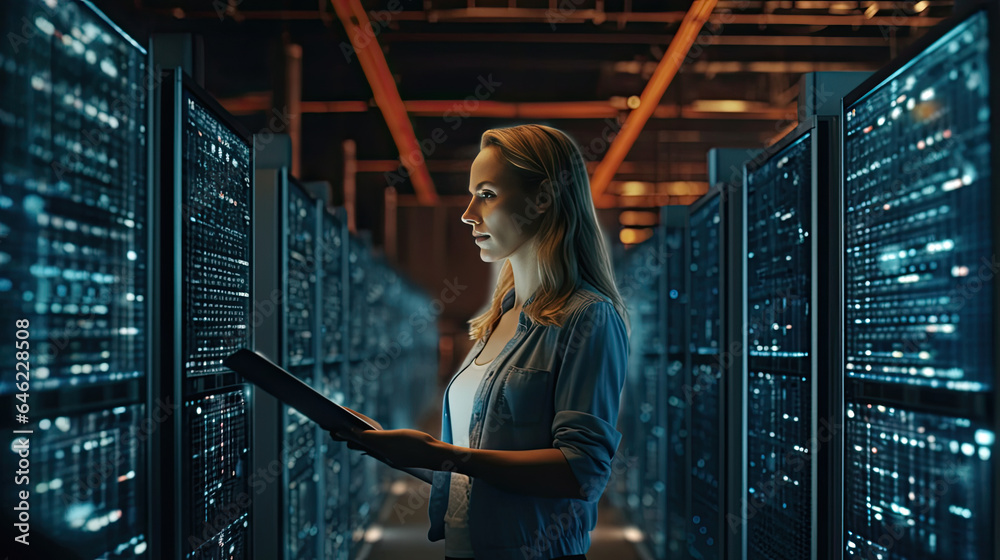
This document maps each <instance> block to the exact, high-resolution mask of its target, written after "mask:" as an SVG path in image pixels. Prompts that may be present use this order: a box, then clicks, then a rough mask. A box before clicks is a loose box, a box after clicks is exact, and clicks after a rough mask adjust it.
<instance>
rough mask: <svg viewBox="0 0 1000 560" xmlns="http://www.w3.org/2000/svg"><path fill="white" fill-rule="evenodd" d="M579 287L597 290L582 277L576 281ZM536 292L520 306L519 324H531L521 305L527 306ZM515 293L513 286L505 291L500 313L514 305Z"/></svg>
mask: <svg viewBox="0 0 1000 560" xmlns="http://www.w3.org/2000/svg"><path fill="white" fill-rule="evenodd" d="M580 288H586V289H589V290H591V291H593V292H597V289H596V288H595V287H594V285H593V284H591V283H590V282H587V281H586V280H584V279H583V278H581V279H580V281H579V282H578V283H577V289H580ZM537 293H538V291H537V290H536V291H535V293H533V294H531V295H530V296H528V299H527V300H526V301H525V302H524V306H522V311H521V313H520V317H519V318H518V320H517V323H518V324H519V325H524V326H528V325H529V324H531V319H529V318H528V316H527V315H525V314H524V311H523V307H527V306H528V304H529V303H531V301H532V300H534V299H535V294H537ZM515 295H516V293H515V291H514V288H511V289H510V290H509V291H508V292H507V294H506V295H505V296H504V297H503V302H502V303H501V304H500V310H501V313H506V312H507V311H509V310H510V309H511V308H513V307H514V297H515Z"/></svg>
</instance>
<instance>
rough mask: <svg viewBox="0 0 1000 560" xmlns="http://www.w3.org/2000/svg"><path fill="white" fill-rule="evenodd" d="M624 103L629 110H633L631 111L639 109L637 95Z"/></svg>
mask: <svg viewBox="0 0 1000 560" xmlns="http://www.w3.org/2000/svg"><path fill="white" fill-rule="evenodd" d="M625 103H626V104H627V105H628V108H629V109H633V110H635V109H638V108H639V96H638V95H632V96H629V98H628V100H627V101H626V102H625Z"/></svg>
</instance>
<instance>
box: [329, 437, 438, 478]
mask: <svg viewBox="0 0 1000 560" xmlns="http://www.w3.org/2000/svg"><path fill="white" fill-rule="evenodd" d="M354 437H356V438H357V439H358V441H359V442H360V443H361V444H362V445H363V446H364V447H365V448H366V449H368V450H370V451H371V453H373V454H378V455H381V456H382V457H384V458H385V459H386V460H388V461H389V462H390V463H392V466H394V467H416V468H424V469H432V470H433V469H437V468H440V465H437V464H436V463H438V462H440V461H439V456H440V454H439V453H438V452H437V448H436V447H435V444H437V443H440V442H439V441H438V440H437V439H435V438H434V437H432V436H431V435H430V434H427V433H424V432H421V431H418V430H365V431H363V432H357V433H356V434H355V436H354ZM348 446H349V447H354V446H352V445H350V444H349V445H348ZM355 448H356V447H355Z"/></svg>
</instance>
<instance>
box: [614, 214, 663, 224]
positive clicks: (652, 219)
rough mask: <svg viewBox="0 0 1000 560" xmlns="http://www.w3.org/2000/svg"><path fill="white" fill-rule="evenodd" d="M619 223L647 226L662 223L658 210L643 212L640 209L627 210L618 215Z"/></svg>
mask: <svg viewBox="0 0 1000 560" xmlns="http://www.w3.org/2000/svg"><path fill="white" fill-rule="evenodd" d="M618 223H620V224H621V225H623V226H646V227H651V226H655V225H657V224H659V223H660V215H659V214H658V213H657V212H641V211H638V210H625V211H624V212H622V213H621V214H619V215H618Z"/></svg>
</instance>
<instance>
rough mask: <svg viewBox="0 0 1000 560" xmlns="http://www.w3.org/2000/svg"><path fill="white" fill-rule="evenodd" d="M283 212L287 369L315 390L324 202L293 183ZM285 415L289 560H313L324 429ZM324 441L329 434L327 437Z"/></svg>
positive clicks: (287, 409)
mask: <svg viewBox="0 0 1000 560" xmlns="http://www.w3.org/2000/svg"><path fill="white" fill-rule="evenodd" d="M285 192H286V193H287V194H286V196H287V201H286V204H285V205H283V206H282V208H284V212H285V217H286V221H285V223H286V224H287V227H282V228H279V229H278V231H279V232H280V234H281V238H282V239H283V240H284V242H285V243H286V244H287V246H286V251H285V252H284V253H283V254H284V258H283V259H282V260H283V262H284V266H285V270H286V275H285V291H286V297H285V299H284V301H285V313H284V317H285V324H284V334H283V339H284V340H285V344H284V346H285V363H286V364H287V367H288V371H289V372H291V373H292V374H293V375H295V376H297V377H299V378H300V379H303V380H306V381H307V382H309V383H310V384H313V380H314V379H315V365H316V363H317V360H316V357H317V355H318V354H319V352H318V351H317V346H316V343H317V338H316V337H315V334H316V331H317V328H318V326H319V318H318V317H317V311H318V309H319V301H320V296H319V291H318V290H319V278H318V256H319V255H318V254H317V253H318V249H319V215H320V208H321V204H322V202H320V201H318V200H316V199H313V198H312V197H310V196H309V195H308V194H307V193H306V192H305V190H304V189H303V188H302V186H301V185H300V184H298V182H297V181H296V180H295V179H293V178H291V177H289V181H288V184H287V189H285ZM281 408H282V411H283V415H284V419H283V423H282V424H283V426H284V432H283V434H282V438H283V446H282V454H281V456H282V457H283V458H284V461H285V468H284V469H283V476H284V485H283V489H282V492H283V493H284V495H283V503H282V506H283V513H284V515H286V516H287V517H286V518H285V538H284V543H285V558H286V560H297V559H302V560H307V559H309V560H311V559H312V558H315V557H316V555H317V553H318V551H319V548H318V547H319V546H320V545H319V531H320V525H319V507H320V506H319V496H320V495H321V494H320V492H319V475H318V471H317V467H318V463H317V453H316V438H317V437H318V434H319V428H318V427H317V426H316V425H315V424H314V423H313V422H312V421H311V420H309V419H308V418H306V417H305V416H303V415H302V414H301V413H299V412H298V411H297V410H295V409H294V408H290V407H288V406H282V407H281ZM322 435H325V434H322Z"/></svg>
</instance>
